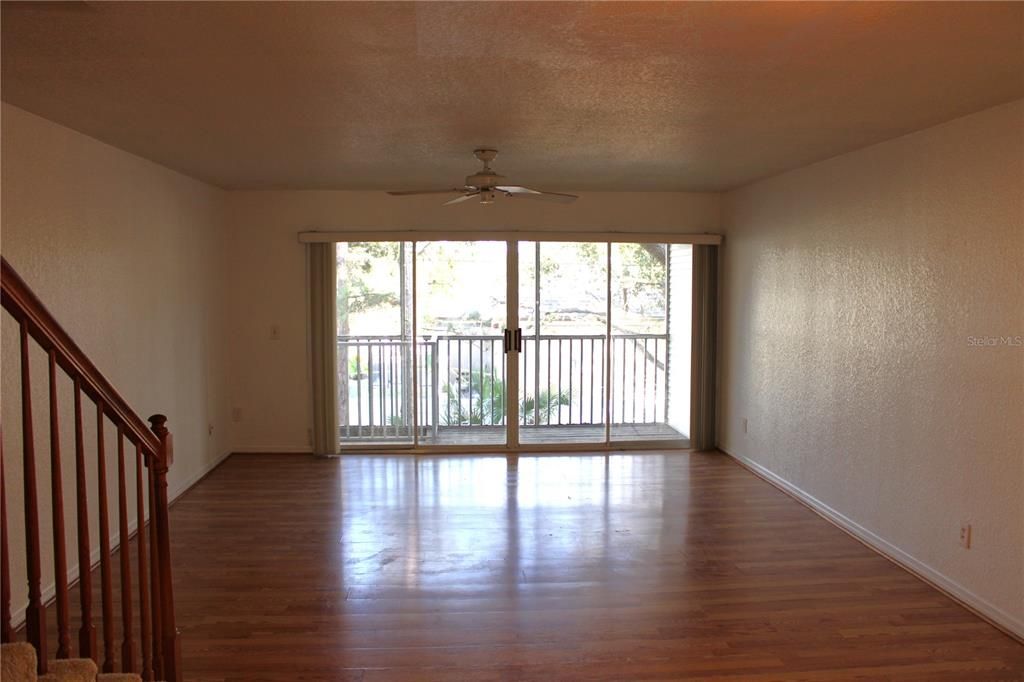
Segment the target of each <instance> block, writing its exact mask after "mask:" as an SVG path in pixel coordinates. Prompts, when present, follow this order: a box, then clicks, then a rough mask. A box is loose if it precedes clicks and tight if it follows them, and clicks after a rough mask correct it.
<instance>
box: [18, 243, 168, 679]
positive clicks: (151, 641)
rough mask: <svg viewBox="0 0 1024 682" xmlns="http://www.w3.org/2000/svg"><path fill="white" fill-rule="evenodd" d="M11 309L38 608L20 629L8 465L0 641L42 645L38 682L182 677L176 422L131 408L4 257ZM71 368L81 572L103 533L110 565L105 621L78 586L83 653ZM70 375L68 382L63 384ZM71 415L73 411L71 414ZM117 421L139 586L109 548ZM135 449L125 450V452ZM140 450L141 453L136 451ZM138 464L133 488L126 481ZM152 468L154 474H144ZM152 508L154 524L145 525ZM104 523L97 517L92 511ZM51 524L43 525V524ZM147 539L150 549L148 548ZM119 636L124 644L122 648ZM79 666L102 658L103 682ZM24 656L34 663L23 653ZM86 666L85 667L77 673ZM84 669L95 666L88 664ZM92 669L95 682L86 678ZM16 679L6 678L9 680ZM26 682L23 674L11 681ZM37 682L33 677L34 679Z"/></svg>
mask: <svg viewBox="0 0 1024 682" xmlns="http://www.w3.org/2000/svg"><path fill="white" fill-rule="evenodd" d="M2 267H3V272H2V284H3V286H2V304H3V309H4V310H6V311H7V313H9V314H10V316H11V317H12V318H13V319H14V320H15V322H16V323H17V325H18V330H19V337H20V342H19V343H20V346H19V350H20V364H21V424H20V428H21V435H22V453H21V454H22V456H21V480H22V482H23V490H22V491H21V494H22V495H21V496H22V500H23V502H24V526H25V528H24V544H25V548H24V556H25V573H26V576H25V577H26V579H27V582H28V603H27V606H26V609H25V618H24V627H23V628H22V627H19V628H17V629H16V628H15V626H16V624H15V623H13V622H12V611H11V567H10V555H9V553H8V540H9V538H10V534H9V533H8V525H7V497H8V494H9V491H8V488H7V485H8V484H7V479H6V478H4V471H3V466H2V458H0V481H2V483H0V488H2V496H0V553H2V562H0V641H2V642H3V643H5V644H6V643H11V642H14V641H15V640H16V639H17V638H18V637H19V636H23V638H24V640H25V641H26V642H27V643H28V644H30V645H31V646H32V648H33V649H34V652H35V658H34V665H35V673H36V674H38V675H39V679H40V680H49V679H68V680H72V679H73V680H79V679H83V680H84V679H94V677H95V673H96V669H97V667H98V668H99V669H100V670H101V671H102V672H103V673H107V674H112V673H114V672H115V669H119V670H120V671H121V672H122V673H133V674H135V675H136V676H130V677H120V678H106V677H104V676H103V675H100V677H99V678H98V679H111V680H113V679H121V680H130V679H139V678H141V679H144V680H156V679H161V680H173V681H180V680H181V651H180V645H179V641H178V630H177V626H176V625H175V620H174V595H173V588H172V580H171V554H170V535H169V527H168V504H167V470H168V467H170V465H171V462H172V460H173V448H172V444H171V435H170V433H169V432H168V429H167V418H166V417H164V416H163V415H159V414H158V415H153V416H152V417H150V418H149V425H148V426H147V425H146V423H145V422H144V421H143V420H142V419H141V418H140V417H139V416H138V415H137V414H136V413H135V412H134V411H133V410H132V409H131V408H130V407H129V406H128V404H127V403H126V402H125V400H124V399H123V398H122V397H121V396H120V395H119V394H118V393H117V391H116V390H115V389H114V387H113V386H112V385H111V384H110V382H108V381H107V380H106V378H104V376H103V375H102V374H101V373H100V371H99V370H98V369H97V368H96V366H95V365H94V364H93V363H92V362H91V361H90V360H89V359H88V358H87V357H86V355H85V354H84V353H83V352H82V350H81V349H80V348H79V347H78V345H76V344H75V342H74V341H73V340H72V339H71V337H70V336H69V335H68V334H67V332H65V331H64V329H63V328H62V327H61V326H60V325H59V324H58V323H57V321H56V319H54V317H53V316H52V315H51V314H50V313H49V312H48V311H47V310H46V308H45V307H44V306H43V304H42V302H41V301H40V300H39V299H38V298H37V297H36V296H35V294H34V293H32V291H31V290H30V289H29V288H28V286H27V285H26V284H25V282H24V281H23V280H22V279H21V277H20V276H19V275H18V274H17V273H16V272H15V271H14V269H13V268H12V267H11V266H10V265H9V264H8V263H7V261H6V260H3V261H2ZM33 345H35V346H37V347H38V348H40V349H42V351H43V352H44V353H45V354H46V357H47V362H48V376H47V378H46V381H47V384H48V398H49V400H48V403H49V410H48V412H49V435H50V438H49V443H48V451H49V452H48V455H49V469H50V495H49V499H50V501H51V504H50V509H48V510H44V513H45V514H49V516H50V519H49V523H48V525H49V526H51V527H52V544H53V552H52V556H53V583H54V597H53V603H54V605H55V613H56V654H55V658H56V661H55V662H51V661H50V659H49V655H50V654H49V652H50V647H49V644H48V642H47V632H48V630H47V623H46V616H47V606H48V604H47V603H44V601H43V585H42V584H41V583H42V573H43V567H42V561H43V555H42V553H41V551H40V548H41V542H42V539H41V538H40V509H39V493H38V490H37V477H36V469H37V454H36V444H35V442H34V441H35V437H34V430H33V428H34V421H33V414H32V407H33V390H32V382H31V379H32V377H31V376H30V369H31V362H30V353H31V352H38V350H36V349H33V348H32V346H33ZM61 373H63V374H64V375H66V376H67V377H68V378H70V380H71V382H72V384H73V394H74V403H73V420H74V434H75V436H74V467H75V515H76V536H75V540H76V545H77V558H78V565H79V567H81V571H82V572H83V573H84V574H85V575H86V576H88V575H89V572H91V570H92V569H93V568H95V567H94V566H93V562H92V550H91V543H92V541H93V540H94V539H96V538H97V537H98V541H99V547H98V549H99V569H100V609H99V610H100V613H99V618H98V619H97V618H96V614H95V613H94V608H93V594H92V581H91V580H88V579H86V580H80V581H78V584H77V589H78V597H79V612H80V614H79V615H80V619H79V620H78V622H79V623H80V626H79V628H78V633H77V634H78V637H77V640H78V642H77V651H76V652H72V644H71V625H70V623H71V610H72V605H71V603H70V599H69V593H70V588H71V587H72V586H73V585H72V584H71V583H70V582H69V580H68V557H67V538H66V534H65V527H64V491H63V489H62V487H63V483H62V467H63V466H64V464H65V463H64V462H63V461H62V456H61V445H62V444H61V442H60V439H61V429H60V419H61V414H62V412H61V405H60V404H59V396H58V390H57V386H58V377H59V376H60V374H61ZM62 380H63V379H62ZM86 401H91V402H92V407H93V408H94V410H95V433H96V442H95V444H94V447H91V448H90V447H89V446H88V445H87V443H86V442H85V437H84V421H83V420H84V416H83V402H86ZM65 409H68V408H65ZM108 425H110V426H112V427H113V429H114V430H115V432H116V443H117V453H116V454H115V455H114V456H115V457H116V458H117V472H118V473H117V479H118V480H117V481H116V486H114V487H116V491H117V514H118V516H117V524H118V529H117V530H118V535H119V538H120V542H121V544H122V545H123V547H124V548H127V546H128V541H129V526H130V521H129V518H130V517H134V518H135V519H137V523H138V531H137V534H136V536H135V539H136V541H137V543H138V552H137V567H136V571H135V575H136V577H137V582H135V583H134V584H133V580H132V566H131V561H130V553H129V552H128V551H118V550H119V549H120V548H116V547H111V535H110V533H111V528H110V526H111V524H110V513H109V508H110V506H111V505H110V499H109V498H110V497H111V487H112V486H111V485H110V484H108V481H107V471H108V469H107V452H106V444H107V439H106V437H105V435H104V433H105V429H106V428H107V426H108ZM126 445H127V447H126ZM132 451H134V452H132ZM132 468H134V471H135V477H134V481H132V480H131V477H130V476H128V475H127V472H129V471H130V470H131V469H132ZM90 469H91V470H92V471H94V472H95V480H94V485H93V486H92V488H93V489H92V490H90V485H89V483H90V475H89V471H90ZM143 471H145V474H144V473H143ZM133 483H134V485H135V491H134V497H135V501H136V504H135V505H134V509H132V508H130V507H129V504H128V495H127V491H128V486H130V485H132V484H133ZM90 499H95V500H96V506H97V507H98V511H99V515H98V520H99V528H98V529H96V533H95V534H91V533H90V527H89V524H90V506H89V500H90ZM147 511H148V520H147ZM94 518H95V516H94ZM44 527H45V526H44ZM147 542H148V548H147ZM115 553H116V555H117V556H118V557H119V560H120V570H119V574H120V581H119V582H120V584H119V585H118V589H119V600H120V604H121V608H120V613H119V614H118V613H115V612H114V607H113V603H114V585H113V584H112V582H113V581H112V567H111V563H112V561H113V560H114V556H115ZM136 590H137V609H135V608H133V602H136V600H134V599H133V594H134V593H135V591H136ZM136 616H137V617H138V621H137V622H138V636H137V637H136V633H135V622H136V621H135V617H136ZM96 620H99V622H100V624H101V633H102V644H103V646H102V653H101V649H100V646H99V644H98V642H97V631H96V624H95V622H94V621H96ZM115 626H116V631H117V632H119V633H121V635H122V637H121V641H120V642H117V641H115ZM18 650H21V651H22V652H24V647H20V649H19V648H15V649H11V648H9V647H6V646H5V647H4V659H5V660H4V661H3V663H4V666H5V668H4V670H6V665H7V660H6V658H7V654H8V653H9V652H14V653H11V655H12V656H14V655H19V654H17V651H18ZM73 654H74V655H77V657H78V659H90V660H91V661H92V664H91V665H92V668H91V669H92V671H93V675H94V677H93V678H90V677H88V674H89V673H88V672H87V671H86V672H83V670H84V669H83V668H82V665H83V663H82V662H81V661H79V662H78V663H74V664H72V663H68V661H70V660H73V659H72V656H73ZM18 660H20V661H22V662H24V659H23V658H19V659H18ZM76 666H77V667H76ZM51 667H53V668H54V669H55V670H56V671H57V672H61V671H63V672H64V673H67V671H68V670H71V669H74V670H77V671H78V672H77V673H76V674H78V676H75V677H64V678H51V677H47V676H46V675H47V674H48V672H49V669H50V668H51ZM85 667H86V668H88V667H89V666H88V665H86V666H85ZM82 674H84V675H86V677H82V676H81V675H82ZM4 679H5V682H6V679H7V678H6V676H5V678H4ZM12 679H18V678H12ZM33 679H34V678H33Z"/></svg>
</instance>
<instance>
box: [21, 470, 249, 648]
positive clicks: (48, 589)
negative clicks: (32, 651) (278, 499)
mask: <svg viewBox="0 0 1024 682" xmlns="http://www.w3.org/2000/svg"><path fill="white" fill-rule="evenodd" d="M231 454H232V453H231V452H230V451H229V452H225V453H222V454H221V455H220V456H219V457H217V459H216V460H214V461H213V462H212V463H210V464H209V465H208V466H206V467H204V468H203V469H202V470H200V471H198V472H197V473H195V474H193V475H192V476H190V477H188V478H187V479H186V480H184V481H182V482H181V483H180V484H178V485H177V486H175V490H174V491H173V492H170V491H169V492H168V494H167V502H168V504H170V503H172V502H174V501H175V500H176V499H178V498H179V497H181V495H182V494H183V493H185V492H187V491H188V489H189V488H191V487H192V486H194V485H195V484H196V483H197V482H198V481H199V479H201V478H202V477H203V476H205V475H206V474H208V473H210V472H211V471H213V470H214V469H216V468H217V467H218V466H220V464H221V462H223V461H224V460H225V459H227V458H228V457H230V456H231ZM148 518H149V517H148V516H147V517H146V520H148ZM115 521H116V518H115ZM112 525H115V528H116V523H115V524H112ZM138 529H139V522H138V519H135V520H133V521H130V522H129V523H128V536H129V537H134V536H135V532H136V531H137V530H138ZM120 546H121V531H120V529H118V530H117V532H115V533H113V534H112V535H111V536H110V548H111V552H113V551H114V550H116V549H117V548H119V547H120ZM101 554H102V550H101V549H100V548H99V547H96V548H94V549H93V550H92V552H90V554H89V562H90V564H91V566H92V567H91V568H90V571H93V570H95V569H96V566H97V565H98V564H99V562H100V556H101ZM76 556H77V555H76ZM78 568H79V564H78V563H75V564H74V565H73V566H68V585H73V584H74V583H75V582H76V581H77V580H78V573H79V571H78ZM133 568H134V567H133ZM136 585H138V583H136ZM136 589H137V588H136ZM41 598H42V602H43V603H44V604H47V605H49V604H50V603H51V602H53V601H54V599H56V598H57V583H56V581H54V582H52V583H50V584H49V585H46V586H45V587H44V588H43V591H42V595H41ZM27 608H28V601H27V600H26V602H25V603H24V605H22V606H21V607H20V608H18V609H16V610H14V611H12V612H11V625H12V627H14V629H18V628H20V627H21V626H22V625H24V624H25V611H26V609H27Z"/></svg>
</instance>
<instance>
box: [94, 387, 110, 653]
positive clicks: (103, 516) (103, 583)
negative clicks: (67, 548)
mask: <svg viewBox="0 0 1024 682" xmlns="http://www.w3.org/2000/svg"><path fill="white" fill-rule="evenodd" d="M96 468H97V472H96V474H97V475H96V480H97V485H98V487H99V506H100V597H101V603H102V608H103V672H105V673H112V672H114V588H113V585H112V583H111V577H110V514H109V510H108V505H107V454H106V442H105V439H104V437H103V401H98V402H97V403H96Z"/></svg>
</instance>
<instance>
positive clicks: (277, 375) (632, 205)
mask: <svg viewBox="0 0 1024 682" xmlns="http://www.w3.org/2000/svg"><path fill="white" fill-rule="evenodd" d="M440 204H441V200H439V199H438V198H437V197H431V196H426V197H400V198H399V197H389V196H387V195H386V194H384V192H287V191H284V192H230V193H229V194H228V226H229V229H230V231H231V240H232V258H231V262H230V295H231V305H230V310H231V315H230V323H231V330H230V345H231V375H230V383H231V400H232V405H234V406H235V407H238V408H240V409H241V410H242V420H241V421H240V422H237V423H235V424H233V427H234V432H233V433H234V438H233V443H234V445H235V447H236V449H238V450H250V451H259V450H285V451H296V450H298V451H304V450H309V448H310V445H309V440H308V438H309V436H308V433H307V431H308V428H309V425H310V421H311V417H310V414H311V413H310V403H309V400H310V397H309V396H310V388H309V369H308V366H309V363H308V361H307V354H306V293H305V290H306V270H305V268H306V266H305V256H304V247H303V246H302V245H301V244H299V243H298V241H297V234H298V232H300V231H302V230H308V229H323V230H344V229H346V228H350V229H359V228H363V229H381V230H385V229H392V230H395V229H428V228H434V229H437V228H448V229H452V230H473V229H476V230H480V229H498V228H505V229H545V228H554V229H565V230H583V229H589V230H638V231H639V230H651V231H659V232H667V231H678V232H704V231H709V232H717V231H718V223H719V195H717V194H693V193H682V192H678V193H677V192H651V193H627V192H610V193H588V194H585V195H583V197H582V198H581V199H580V200H579V201H577V202H576V203H575V204H572V205H568V206H565V205H561V204H554V205H553V204H543V203H535V202H525V201H521V202H515V201H499V202H498V203H495V204H494V205H492V206H481V205H479V204H474V203H471V202H469V203H466V204H460V205H458V206H440ZM497 276H501V277H504V274H503V273H502V274H500V275H497ZM272 325H278V326H279V328H280V338H279V339H277V340H271V338H270V328H271V326H272Z"/></svg>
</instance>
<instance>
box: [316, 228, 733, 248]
mask: <svg viewBox="0 0 1024 682" xmlns="http://www.w3.org/2000/svg"><path fill="white" fill-rule="evenodd" d="M462 240H465V241H499V242H504V241H510V240H518V241H528V242H632V243H646V244H721V243H722V235H720V234H711V233H707V232H705V233H688V234H684V233H679V232H622V231H613V230H609V231H600V230H597V231H595V230H586V231H582V230H581V231H572V230H438V229H427V230H373V229H366V228H364V229H352V230H324V231H321V230H305V231H302V232H299V242H301V243H303V244H311V243H317V242H416V241H419V242H425V241H462Z"/></svg>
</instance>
